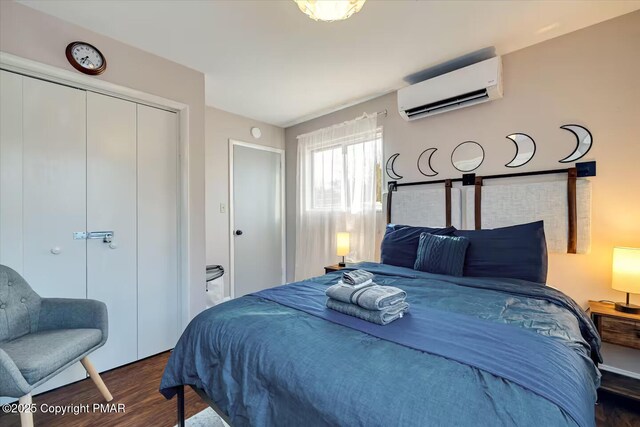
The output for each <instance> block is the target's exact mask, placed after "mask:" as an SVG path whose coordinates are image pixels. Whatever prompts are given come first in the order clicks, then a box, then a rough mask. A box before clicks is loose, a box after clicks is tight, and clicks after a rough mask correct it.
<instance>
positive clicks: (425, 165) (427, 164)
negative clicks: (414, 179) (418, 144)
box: [418, 148, 438, 176]
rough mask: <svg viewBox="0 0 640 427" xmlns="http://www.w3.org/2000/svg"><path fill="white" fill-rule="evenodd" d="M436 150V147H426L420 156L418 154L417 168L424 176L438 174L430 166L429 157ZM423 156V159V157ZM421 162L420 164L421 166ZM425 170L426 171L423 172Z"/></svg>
mask: <svg viewBox="0 0 640 427" xmlns="http://www.w3.org/2000/svg"><path fill="white" fill-rule="evenodd" d="M436 151H438V149H437V148H427V149H426V150H424V151H423V152H422V153H421V154H420V156H418V170H419V171H420V173H421V174H422V175H424V176H436V175H438V171H436V170H434V169H433V167H432V166H431V158H432V157H433V155H434V154H435V152H436ZM423 157H424V159H423ZM421 163H422V166H421ZM425 170H427V171H428V172H425Z"/></svg>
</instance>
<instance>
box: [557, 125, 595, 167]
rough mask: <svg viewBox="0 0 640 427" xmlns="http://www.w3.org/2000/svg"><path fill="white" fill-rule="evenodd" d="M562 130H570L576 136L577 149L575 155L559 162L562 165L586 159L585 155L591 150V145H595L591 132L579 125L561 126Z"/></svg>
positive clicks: (572, 154) (574, 151)
mask: <svg viewBox="0 0 640 427" xmlns="http://www.w3.org/2000/svg"><path fill="white" fill-rule="evenodd" d="M560 129H564V130H568V131H569V132H571V133H572V134H574V135H575V136H576V140H577V142H576V149H575V150H573V153H571V154H570V155H568V156H567V157H565V158H564V159H562V160H559V162H560V163H571V162H575V161H576V160H579V159H581V158H582V157H584V155H585V154H587V153H588V152H589V150H591V145H592V144H593V137H592V136H591V132H589V130H588V129H587V128H585V127H582V126H579V125H564V126H560Z"/></svg>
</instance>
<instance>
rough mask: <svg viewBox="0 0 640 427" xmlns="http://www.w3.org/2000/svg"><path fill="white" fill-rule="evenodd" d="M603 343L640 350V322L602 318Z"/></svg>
mask: <svg viewBox="0 0 640 427" xmlns="http://www.w3.org/2000/svg"><path fill="white" fill-rule="evenodd" d="M601 322H602V323H601V324H600V335H601V336H602V341H606V342H610V343H613V344H619V345H624V346H627V347H633V348H637V349H640V322H634V321H633V320H627V319H615V318H612V317H607V316H602V320H601Z"/></svg>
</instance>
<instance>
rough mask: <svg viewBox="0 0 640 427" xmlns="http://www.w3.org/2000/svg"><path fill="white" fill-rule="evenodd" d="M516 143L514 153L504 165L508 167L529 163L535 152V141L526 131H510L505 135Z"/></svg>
mask: <svg viewBox="0 0 640 427" xmlns="http://www.w3.org/2000/svg"><path fill="white" fill-rule="evenodd" d="M506 138H507V139H510V140H511V141H513V143H514V144H515V145H516V155H515V156H513V159H511V161H510V162H509V163H507V164H506V165H505V166H506V167H508V168H518V167H520V166H522V165H525V164H527V163H529V161H530V160H531V159H533V156H534V155H535V154H536V142H535V141H534V140H533V138H531V137H530V136H529V135H527V134H526V133H512V134H511V135H508V136H507V137H506Z"/></svg>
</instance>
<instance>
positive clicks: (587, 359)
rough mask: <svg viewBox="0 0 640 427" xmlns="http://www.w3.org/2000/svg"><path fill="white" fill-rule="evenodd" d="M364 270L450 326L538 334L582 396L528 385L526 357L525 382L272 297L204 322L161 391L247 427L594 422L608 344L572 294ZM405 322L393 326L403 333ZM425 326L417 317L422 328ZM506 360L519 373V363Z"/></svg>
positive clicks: (546, 379)
mask: <svg viewBox="0 0 640 427" xmlns="http://www.w3.org/2000/svg"><path fill="white" fill-rule="evenodd" d="M361 268H364V269H366V270H369V271H372V272H375V273H376V276H377V277H376V281H377V282H378V283H381V284H387V285H393V286H397V287H399V288H401V289H403V290H405V291H406V292H407V294H408V298H407V299H408V301H409V303H410V304H411V305H412V310H413V308H414V307H415V308H416V309H417V310H418V312H420V310H421V309H424V311H423V312H424V313H427V312H430V313H438V315H439V318H438V319H439V320H441V321H442V322H443V323H442V324H443V325H446V322H447V319H448V318H449V319H451V320H452V322H453V323H451V324H454V323H456V324H458V323H459V322H461V321H464V322H472V323H469V324H468V325H469V326H474V327H475V329H477V330H478V331H479V333H482V331H483V330H484V329H486V330H487V331H489V330H494V331H495V330H496V328H493V326H496V327H498V328H500V327H501V328H505V327H506V328H511V329H507V330H506V332H507V333H511V332H515V333H516V335H518V334H517V332H526V333H524V334H520V335H522V336H525V337H526V336H527V334H529V335H535V338H533V341H532V342H535V341H536V340H540V339H541V338H542V339H544V340H550V341H547V342H546V343H545V344H552V346H553V347H554V348H559V349H560V350H563V351H565V352H567V351H568V352H571V353H572V354H571V355H570V356H571V357H566V358H565V359H566V360H565V361H564V362H563V363H571V365H570V366H564V368H563V366H559V367H558V366H553V368H554V369H566V368H570V369H571V370H572V371H573V372H577V373H579V374H580V375H578V376H579V377H580V379H579V380H578V381H580V382H579V383H574V384H573V387H575V388H577V389H576V390H571V389H567V381H566V380H567V379H566V378H564V379H563V378H561V376H558V378H557V379H556V377H555V376H549V375H540V371H538V372H539V374H538V376H539V377H540V378H534V381H529V382H527V381H526V375H527V372H529V371H531V370H528V367H527V363H522V360H524V361H526V360H527V357H526V355H524V357H522V355H520V356H521V357H520V362H519V363H522V365H523V367H522V377H523V378H524V379H525V381H522V379H521V378H518V377H517V376H516V377H513V375H511V376H510V375H506V374H505V375H504V376H501V375H500V371H499V367H500V365H501V363H500V361H499V360H498V363H495V364H494V365H496V366H498V371H497V372H496V369H495V368H491V369H481V368H479V367H478V366H484V365H481V364H480V365H479V364H478V363H476V361H477V360H478V357H475V356H468V355H465V354H462V356H461V357H445V356H446V355H448V353H446V352H444V353H443V352H441V351H440V352H435V353H434V352H425V351H421V350H417V349H416V348H422V347H420V346H416V345H413V344H412V343H411V342H403V341H402V335H403V334H402V331H401V330H400V333H398V334H390V333H388V332H387V334H388V335H389V336H384V334H383V335H382V338H381V335H380V334H377V335H378V336H376V333H375V332H373V331H372V330H367V328H366V327H363V328H359V327H357V326H356V327H354V326H353V325H347V327H345V324H340V322H339V321H335V319H327V318H326V316H325V318H323V316H324V315H323V314H322V313H319V312H318V313H314V312H313V310H309V309H307V308H306V307H305V306H298V307H297V308H292V307H293V305H295V304H287V305H283V304H282V303H278V302H275V301H274V299H275V300H277V299H278V298H275V297H273V295H270V294H269V293H268V292H269V291H267V293H266V294H264V295H262V297H261V296H259V295H253V296H246V297H243V298H239V299H236V300H233V301H230V302H228V303H225V304H222V305H220V306H217V307H214V308H212V309H210V310H207V311H205V312H203V313H201V314H200V315H198V316H197V317H196V318H195V319H194V320H193V321H192V322H191V324H190V325H189V326H188V327H187V329H186V331H185V332H184V334H183V336H182V337H181V339H180V341H179V343H178V345H177V346H176V348H175V350H174V352H173V353H172V355H171V358H170V360H169V362H168V364H167V367H166V370H165V373H164V376H163V379H162V384H161V392H162V393H163V394H164V395H165V396H166V397H171V396H172V395H173V394H174V392H175V390H174V387H175V386H178V385H182V384H190V385H195V386H197V387H199V388H201V389H203V390H204V391H205V392H206V393H207V394H208V396H209V397H211V398H212V399H213V400H214V401H215V402H216V403H217V404H218V406H219V407H220V408H221V409H222V410H223V411H225V412H226V413H227V414H229V416H230V418H231V420H232V422H233V424H234V425H238V426H241V425H265V426H266V425H277V426H285V425H305V426H315V425H318V426H328V425H362V426H373V425H385V426H388V425H403V426H404V425H409V426H410V425H416V426H424V425H474V426H477V425H491V426H494V425H519V426H521V425H522V426H527V425H531V426H534V425H535V426H540V425H545V426H554V425H563V426H566V425H580V426H582V425H592V424H593V404H594V403H595V388H596V387H597V385H598V381H599V375H598V371H597V369H596V368H595V365H594V364H593V362H592V360H591V359H592V358H594V359H596V360H597V359H598V358H599V353H598V349H599V348H598V347H599V338H598V337H597V334H596V333H595V330H594V328H593V325H592V324H591V322H590V321H589V319H588V318H586V316H584V313H582V311H581V310H580V309H579V308H577V307H576V306H575V304H574V303H573V302H572V301H571V300H570V299H568V298H566V297H565V296H564V295H562V294H561V293H560V292H557V291H555V290H553V289H551V288H548V287H543V286H539V285H534V284H529V283H526V282H520V281H514V280H505V279H486V278H483V279H472V278H451V277H447V276H438V275H430V274H427V273H422V272H417V271H414V270H410V269H404V268H398V267H389V266H382V265H379V264H371V263H367V264H363V265H361ZM338 275H339V273H333V274H329V275H325V276H321V277H318V278H314V279H311V280H307V281H304V282H300V283H299V284H293V285H287V287H285V288H287V289H286V291H287V293H290V292H292V291H293V292H294V293H295V292H299V293H304V292H312V293H313V292H315V290H318V291H322V290H324V289H325V288H326V287H327V286H329V285H331V284H334V283H335V282H336V281H337V280H338ZM276 289H280V288H276ZM266 298H269V299H266ZM314 298H315V297H314ZM283 301H284V300H283ZM283 301H281V302H283ZM308 305H309V306H311V305H312V304H311V303H309V304H308ZM407 317H409V316H407ZM405 319H406V318H405ZM405 319H401V320H400V321H398V322H396V323H394V324H392V325H390V326H393V325H395V326H394V328H398V327H399V325H400V322H401V321H404V320H405ZM419 319H420V317H419V316H418V315H416V316H415V318H414V319H413V321H414V322H415V321H417V320H419ZM474 319H475V321H477V322H476V323H477V325H473V322H474ZM327 320H329V321H327ZM487 322H489V323H487ZM496 324H498V325H496ZM483 325H485V326H486V325H489V326H491V327H484V328H483ZM507 325H508V326H507ZM390 326H379V327H378V326H376V327H378V328H389V327H390ZM425 327H426V328H427V327H428V325H426V326H425ZM514 328H516V329H514ZM414 329H415V328H414ZM386 330H387V331H389V329H386ZM525 330H526V331H525ZM453 333H455V332H453ZM405 338H406V337H405ZM494 339H495V337H494ZM480 347H481V346H480ZM531 348H532V349H534V348H537V346H535V345H533V344H532V346H531ZM469 350H470V353H474V352H476V350H477V349H476V348H475V347H474V348H470V349H469ZM463 353H464V352H463ZM495 353H496V354H497V355H498V354H499V353H500V351H495ZM565 355H566V354H565ZM497 357H498V356H496V358H497ZM536 357H537V358H538V359H540V358H543V359H544V357H545V355H540V354H537V355H536ZM467 359H468V361H469V363H464V361H465V360H467ZM480 359H482V357H480ZM485 359H487V360H488V359H489V358H487V357H486V354H485ZM563 360H564V359H563ZM567 360H568V361H569V362H567ZM461 361H462V362H461ZM556 361H557V360H556V359H555V358H554V359H553V360H549V361H548V362H549V364H550V365H552V364H555V363H556ZM503 364H504V365H505V366H509V360H505V361H504V363H503ZM532 372H536V371H535V370H533V371H532ZM505 376H506V377H507V378H511V380H509V379H506V378H505ZM514 380H515V381H514ZM535 380H538V383H539V384H538V387H536V384H535V383H536V381H535ZM550 382H551V383H550ZM530 383H531V384H533V386H532V385H531V384H530ZM545 386H546V388H547V389H548V390H560V391H562V392H563V393H564V395H562V393H560V394H561V396H560V397H561V398H560V399H558V398H557V396H549V395H548V394H547V395H546V397H545V393H540V388H541V387H542V389H544V388H545ZM572 393H574V394H575V395H573V394H572ZM562 397H564V398H565V400H563V399H562Z"/></svg>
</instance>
